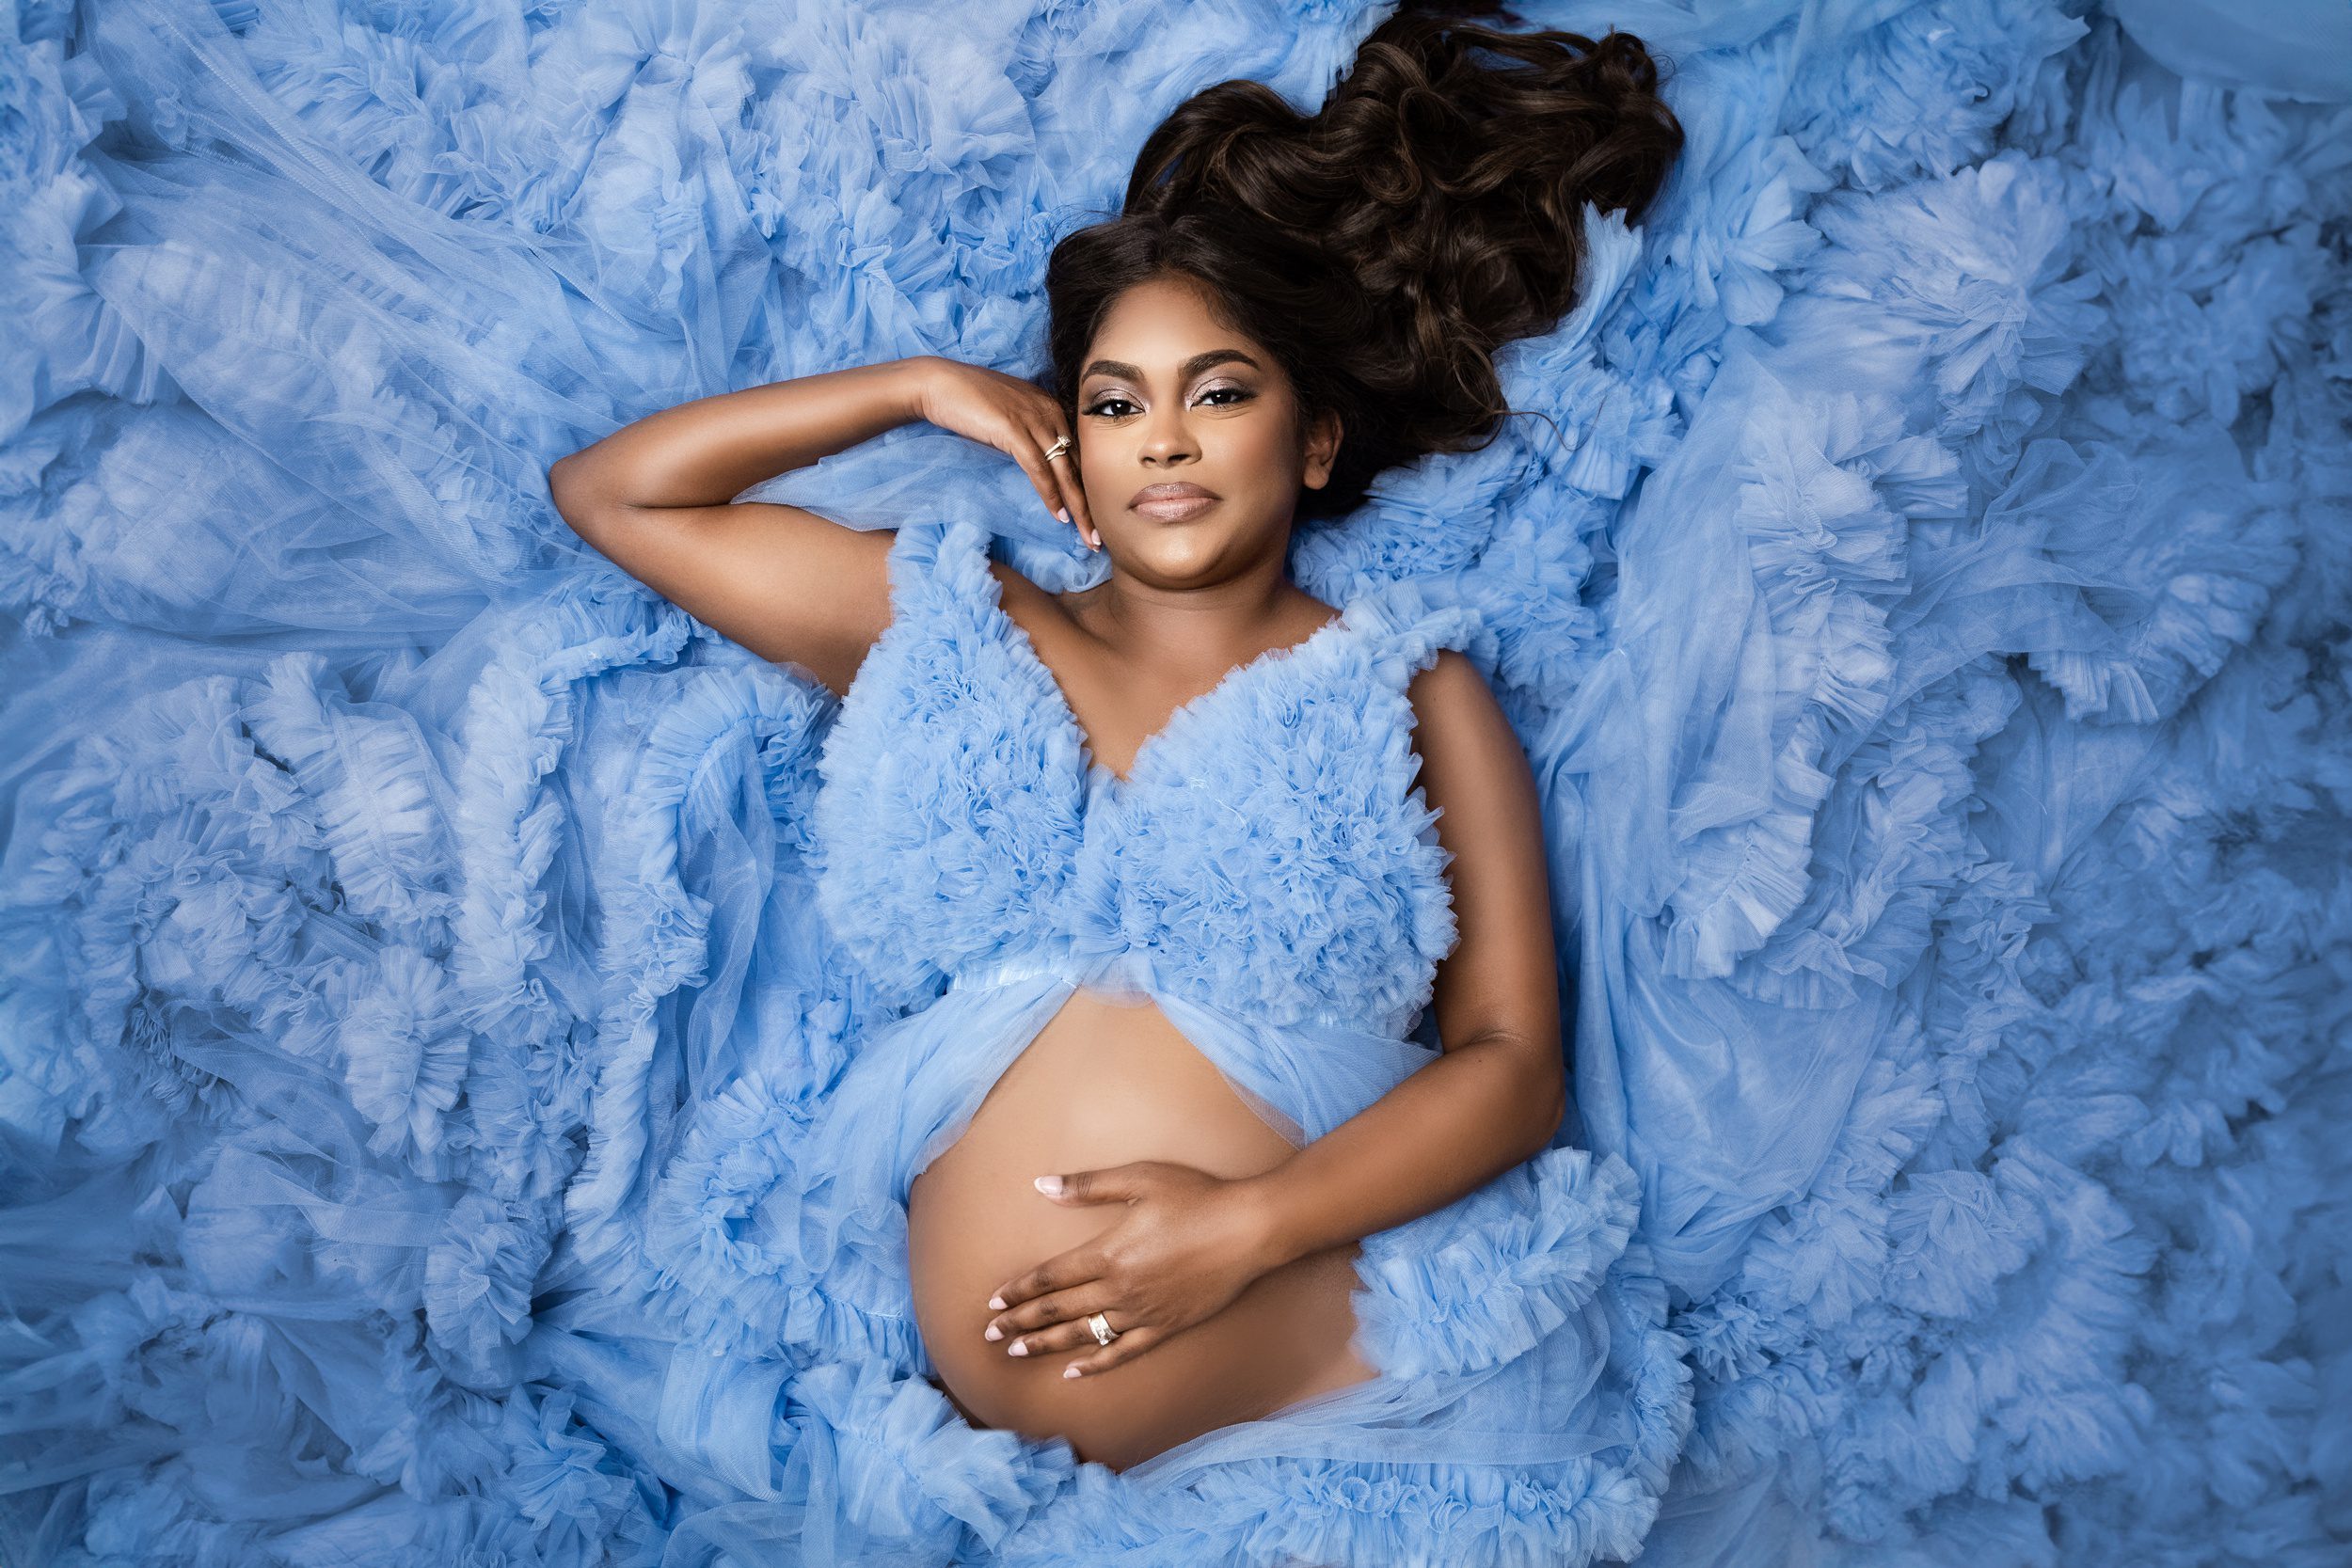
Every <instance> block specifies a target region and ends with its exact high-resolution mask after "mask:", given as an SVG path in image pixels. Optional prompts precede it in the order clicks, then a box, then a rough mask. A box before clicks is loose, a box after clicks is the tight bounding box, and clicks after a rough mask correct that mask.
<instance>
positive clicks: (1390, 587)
mask: <svg viewBox="0 0 2352 1568" xmlns="http://www.w3.org/2000/svg"><path fill="white" fill-rule="evenodd" d="M989 560H990V556H989V535H988V534H987V532H986V531H984V530H982V529H980V528H979V527H978V526H977V525H975V524H970V523H961V522H959V523H920V524H911V525H909V526H907V527H905V528H902V529H901V530H899V531H898V538H897V540H896V541H895V542H894V543H893V546H892V547H891V552H890V572H891V594H892V604H893V611H894V614H893V620H892V624H891V626H889V628H888V629H887V630H886V631H885V632H884V634H883V635H882V638H881V640H880V641H878V642H877V643H876V645H875V647H874V648H873V650H872V651H871V652H870V653H869V654H868V656H867V657H866V663H865V665H864V667H863V668H862V669H861V670H860V671H859V672H858V675H857V678H856V680H855V682H854V683H853V684H852V685H851V687H850V691H849V693H848V695H847V697H846V698H845V699H844V701H843V704H842V709H841V712H840V714H839V716H838V718H837V720H836V721H835V723H834V728H833V731H832V733H831V735H830V736H829V737H828V739H827V742H826V745H825V750H824V753H823V757H822V759H821V762H820V764H819V772H820V776H821V778H822V780H823V784H822V787H821V790H820V792H819V794H818V799H817V801H816V804H815V807H814V809H813V813H812V826H813V829H814V832H815V835H816V838H817V860H816V886H817V889H818V902H819V905H820V907H821V909H822V911H823V913H824V915H825V918H826V920H827V922H828V924H829V925H830V927H832V929H833V930H834V933H835V934H836V936H837V937H838V938H839V940H840V941H841V942H842V943H843V945H844V946H845V947H846V948H847V949H849V950H850V952H851V953H853V954H854V955H855V956H856V957H857V958H859V959H860V960H861V961H862V962H863V963H864V965H865V966H866V968H867V969H868V970H869V971H870V972H871V973H872V974H873V975H874V977H875V978H876V980H877V981H878V982H879V983H880V984H881V985H882V987H883V988H884V989H885V990H888V991H890V992H892V993H894V994H896V995H897V996H898V997H899V998H900V999H901V1000H903V1001H908V1002H912V1001H915V1000H919V999H920V998H921V997H923V996H924V995H926V994H928V993H929V992H930V991H933V990H936V989H937V988H938V987H939V985H940V984H941V983H942V982H943V981H946V982H949V983H956V982H968V981H971V980H973V979H976V978H978V977H981V976H983V975H994V974H1004V973H1007V972H1008V969H1009V967H1010V968H1012V969H1015V970H1017V969H1020V968H1024V967H1027V968H1035V967H1040V966H1051V967H1055V968H1057V969H1059V970H1060V971H1061V972H1063V973H1066V974H1071V975H1072V976H1073V977H1077V978H1088V977H1095V976H1100V977H1104V978H1108V979H1112V980H1114V981H1115V982H1117V983H1121V984H1126V985H1131V986H1138V987H1141V988H1143V989H1148V990H1152V991H1155V992H1158V993H1161V994H1164V995H1169V996H1178V997H1183V998H1185V999H1187V1000H1190V1001H1193V1002H1196V1003H1198V1004H1200V1005H1201V1006H1213V1007H1218V1008H1221V1009H1226V1010H1228V1011H1232V1012H1240V1013H1246V1014H1248V1015H1250V1016H1253V1017H1256V1018H1259V1019H1263V1020H1264V1021H1267V1022H1274V1023H1278V1024H1287V1023H1299V1024H1306V1023H1321V1024H1326V1025H1338V1026H1342V1027H1345V1028H1350V1029H1354V1030H1359V1031H1363V1032H1366V1033H1375V1034H1381V1035H1387V1036H1391V1037H1397V1036H1401V1035H1403V1034H1405V1033H1406V1032H1408V1031H1410V1030H1411V1029H1412V1028H1413V1026H1414V1024H1415V1022H1416V1021H1417V1020H1418V1019H1419V1017H1420V1016H1421V1013H1422V1010H1423V1009H1424V1008H1425V1007H1426V1006H1427V1005H1428V1003H1429V1000H1430V997H1431V990H1432V986H1433V984H1434V980H1435V975H1436V968H1437V965H1438V962H1439V961H1440V960H1441V959H1442V958H1444V957H1445V956H1446V954H1447V953H1448V952H1449V951H1451V949H1452V948H1453V945H1454V937H1455V927H1454V910H1453V895H1452V892H1451V890H1450V888H1449V887H1448V885H1447V882H1446V878H1445V869H1446V866H1447V863H1449V862H1450V861H1451V859H1452V855H1451V854H1450V852H1449V851H1447V850H1446V849H1445V848H1444V847H1442V846H1441V845H1440V844H1439V843H1438V834H1437V827H1436V823H1437V819H1438V812H1437V811H1435V810H1433V809H1431V808H1430V807H1429V806H1428V805H1427V803H1426V801H1425V800H1424V799H1423V797H1422V790H1421V788H1420V787H1419V786H1418V785H1417V784H1415V783H1414V777H1415V775H1416V773H1417V772H1418V771H1419V769H1420V759H1419V758H1418V757H1416V756H1415V755H1414V753H1413V749H1412V744H1411V732H1412V728H1413V712H1412V706H1411V703H1410V701H1409V700H1408V697H1407V688H1408V686H1409V684H1410V682H1411V680H1412V677H1413V675H1414V674H1415V673H1418V672H1419V671H1422V670H1424V669H1427V668H1428V667H1429V666H1430V664H1432V663H1433V662H1434V661H1435V660H1436V657H1437V655H1438V650H1439V649H1441V648H1444V647H1448V646H1459V645H1460V644H1461V643H1462V641H1464V640H1466V639H1467V638H1468V637H1469V636H1470V635H1471V634H1472V633H1473V632H1474V631H1475V629H1476V625H1477V622H1476V612H1475V611H1474V610H1471V609H1470V608H1469V607H1466V606H1459V605H1445V604H1432V603H1431V602H1430V601H1429V599H1428V598H1427V597H1426V596H1425V595H1424V594H1423V593H1422V590H1420V589H1419V588H1417V587H1416V586H1414V585H1412V584H1409V583H1393V584H1387V585H1383V586H1380V587H1376V588H1375V589H1372V590H1370V591H1368V592H1366V593H1365V594H1361V595H1359V596H1358V597H1356V598H1355V599H1353V600H1351V601H1350V602H1349V603H1348V604H1347V605H1346V606H1345V607H1344V609H1343V613H1342V614H1341V616H1340V617H1339V618H1338V619H1336V620H1334V621H1331V622H1329V623H1328V624H1327V625H1326V626H1323V627H1322V628H1321V629H1320V630H1318V631H1317V632H1316V633H1314V634H1313V635H1312V636H1311V637H1310V638H1308V639H1307V640H1306V641H1303V642H1300V643H1298V644H1295V646H1292V647H1288V648H1278V649H1275V650H1272V651H1270V652H1268V653H1266V654H1263V655H1262V656H1260V657H1257V658H1255V659H1253V660H1251V661H1249V662H1248V663H1246V664H1244V665H1241V666H1240V667H1238V668H1236V669H1235V670H1233V671H1232V672H1231V673H1229V674H1228V675H1227V676H1226V677H1225V678H1224V679H1223V680H1222V681H1220V682H1219V683H1218V684H1217V685H1216V687H1215V688H1214V689H1211V690H1210V691H1208V692H1206V693H1205V694H1203V695H1202V696H1200V697H1199V698H1197V699H1195V700H1194V701H1193V702H1191V703H1188V704H1186V705H1184V706H1183V707H1182V708H1180V709H1178V710H1177V712H1176V713H1175V714H1174V716H1173V717H1172V718H1171V719H1170V720H1169V721H1168V724H1167V725H1166V726H1165V727H1164V728H1163V729H1162V730H1161V731H1160V732H1159V733H1157V734H1156V735H1154V736H1152V737H1151V738H1150V739H1148V740H1147V741H1145V742H1144V744H1143V746H1142V748H1141V750H1140V751H1139V752H1137V754H1136V762H1135V766H1134V768H1133V769H1132V770H1131V772H1130V773H1129V774H1128V775H1127V776H1126V777H1124V778H1121V777H1120V776H1119V775H1117V774H1115V773H1114V772H1112V770H1111V769H1110V768H1107V767H1104V765H1102V764H1101V763H1100V762H1099V761H1097V760H1096V759H1094V758H1093V757H1092V756H1091V755H1090V754H1089V752H1088V748H1087V744H1086V739H1085V736H1084V733H1083V731H1082V729H1081V728H1080V725H1079V723H1078V721H1077V720H1076V718H1075V716H1074V715H1073V712H1072V711H1071V708H1070V705H1069V703H1068V701H1067V699H1066V698H1065V697H1064V695H1063V693H1062V690H1061V688H1060V686H1059V685H1058V683H1057V681H1056V679H1055V677H1054V675H1053V673H1052V672H1051V671H1050V670H1048V669H1047V667H1046V666H1045V664H1044V663H1043V662H1042V661H1041V659H1040V658H1039V657H1038V655H1037V653H1036V650H1035V649H1034V647H1033V646H1032V644H1031V643H1030V641H1029V639H1028V637H1027V635H1026V634H1025V632H1024V631H1023V630H1022V629H1021V627H1020V626H1018V624H1016V623H1015V622H1014V621H1013V620H1012V619H1011V617H1010V616H1009V615H1008V614H1007V613H1006V612H1005V610H1004V607H1003V603H1002V599H1001V595H1000V593H999V585H998V583H997V580H996V578H995V577H994V575H993V573H992V572H991V571H990V570H989Z"/></svg>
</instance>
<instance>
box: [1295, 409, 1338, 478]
mask: <svg viewBox="0 0 2352 1568" xmlns="http://www.w3.org/2000/svg"><path fill="white" fill-rule="evenodd" d="M1342 434H1343V432H1342V429H1341V426H1340V417H1339V415H1337V414H1336V413H1333V412H1331V411H1329V410H1325V411H1324V412H1323V413H1321V414H1318V415H1316V416H1315V418H1314V422H1313V423H1312V424H1311V425H1310V426H1309V427H1308V431H1307V450H1306V458H1307V464H1306V472H1305V473H1304V474H1303V475H1302V476H1301V477H1302V479H1303V480H1304V482H1305V483H1306V486H1307V488H1308V489H1310V490H1320V489H1322V488H1323V487H1324V486H1325V485H1327V484H1328V483H1331V467H1332V465H1333V464H1334V463H1336V462H1338V461H1339V455H1340V436H1341V435H1342Z"/></svg>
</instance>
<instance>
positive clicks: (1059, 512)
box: [1054, 506, 1070, 523]
mask: <svg viewBox="0 0 2352 1568" xmlns="http://www.w3.org/2000/svg"><path fill="white" fill-rule="evenodd" d="M1054 515H1055V516H1057V517H1059V518H1060V519H1061V520H1062V521H1063V522H1065V523H1066V522H1068V521H1070V508H1068V507H1066V506H1057V507H1056V508H1054Z"/></svg>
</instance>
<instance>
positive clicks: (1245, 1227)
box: [988, 1160, 1278, 1377]
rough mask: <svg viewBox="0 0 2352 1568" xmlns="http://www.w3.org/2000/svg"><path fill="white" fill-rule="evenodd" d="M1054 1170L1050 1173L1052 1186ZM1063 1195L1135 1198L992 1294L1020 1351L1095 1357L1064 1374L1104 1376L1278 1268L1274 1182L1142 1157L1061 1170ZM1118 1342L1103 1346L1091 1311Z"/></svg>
mask: <svg viewBox="0 0 2352 1568" xmlns="http://www.w3.org/2000/svg"><path fill="white" fill-rule="evenodd" d="M1052 1180H1053V1179H1052V1178H1050V1177H1047V1178H1040V1179H1039V1190H1040V1191H1041V1192H1042V1191H1044V1190H1045V1188H1046V1187H1047V1186H1048V1185H1049V1184H1050V1183H1051V1181H1052ZM1060 1180H1061V1190H1060V1191H1059V1192H1058V1193H1052V1192H1048V1193H1046V1196H1048V1197H1051V1198H1052V1199H1054V1201H1055V1202H1057V1203H1063V1204H1073V1205H1075V1204H1088V1203H1112V1202H1124V1203H1125V1204H1126V1205H1127V1212H1126V1213H1125V1214H1123V1215H1121V1216H1120V1219H1119V1220H1118V1222H1117V1223H1116V1224H1114V1225H1112V1226H1111V1227H1109V1228H1107V1229H1105V1230H1104V1231H1102V1232H1100V1233H1099V1234H1097V1235H1095V1236H1094V1237H1092V1238H1090V1239H1089V1240H1088V1241H1087V1242H1085V1243H1082V1244H1080V1245H1078V1246H1074V1247H1072V1248H1071V1249H1070V1250H1069V1251H1067V1252H1064V1253H1061V1254H1059V1255H1058V1256H1057V1257H1053V1258H1049V1259H1046V1260H1045V1261H1044V1262H1042V1263H1041V1264H1039V1265H1038V1266H1037V1267H1036V1268H1034V1269H1031V1270H1030V1271H1029V1272H1028V1273H1026V1274H1025V1275H1018V1276H1017V1277H1015V1278H1012V1279H1009V1280H1007V1281H1006V1282H1005V1283H1004V1284H1003V1285H1002V1286H1001V1287H999V1288H998V1290H997V1291H996V1293H995V1295H994V1296H993V1298H992V1299H991V1300H990V1302H989V1304H988V1305H989V1308H990V1310H992V1311H993V1312H995V1313H996V1316H995V1317H993V1318H992V1319H991V1320H989V1325H988V1326H989V1328H991V1329H993V1330H995V1331H998V1333H1000V1334H1001V1335H1002V1338H1001V1339H1000V1340H999V1341H998V1342H1000V1343H1003V1344H1004V1345H1005V1347H1006V1349H1007V1351H1008V1352H1009V1351H1010V1350H1011V1348H1012V1346H1013V1344H1014V1343H1016V1342H1017V1343H1019V1344H1021V1345H1023V1346H1025V1347H1026V1349H1025V1354H1030V1355H1043V1354H1050V1353H1052V1352H1054V1351H1060V1350H1072V1349H1075V1348H1077V1347H1079V1346H1085V1347H1087V1348H1089V1349H1092V1350H1093V1351H1094V1354H1091V1355H1088V1356H1085V1357H1082V1358H1081V1359H1079V1360H1076V1361H1073V1362H1072V1363H1071V1364H1070V1365H1069V1366H1068V1367H1067V1368H1065V1369H1064V1370H1063V1371H1062V1375H1063V1376H1064V1377H1076V1376H1078V1375H1080V1374H1082V1373H1087V1372H1099V1371H1104V1370H1108V1369H1110V1368H1112V1367H1116V1366H1118V1365H1119V1364H1120V1362H1122V1361H1129V1360H1133V1359H1134V1358H1135V1357H1136V1356H1138V1355H1140V1354H1143V1353H1144V1352H1145V1351H1148V1350H1150V1349H1151V1348H1152V1346H1153V1345H1156V1344H1158V1343H1159V1342H1160V1341H1161V1340H1163V1339H1165V1338H1168V1336H1169V1335H1171V1334H1175V1333H1177V1332H1179V1331H1181V1330H1183V1329H1186V1328H1189V1327H1191V1326H1192V1325H1193V1324H1194V1323H1199V1322H1200V1321H1201V1320H1202V1319H1204V1318H1207V1317H1209V1316H1210V1315H1212V1314H1213V1313H1216V1312H1218V1311H1221V1310H1223V1309H1224V1307H1226V1305H1227V1304H1228V1303H1230V1302H1232V1299H1233V1298H1234V1297H1235V1296H1238V1295H1240V1294H1241V1293H1242V1291H1244V1290H1246V1289H1248V1285H1249V1282H1250V1281H1251V1280H1253V1279H1255V1278H1257V1277H1258V1276H1259V1275H1262V1274H1264V1273H1266V1272H1267V1271H1268V1270H1269V1269H1271V1268H1273V1267H1274V1266H1275V1264H1276V1262H1277V1261H1278V1259H1276V1258H1275V1256H1274V1255H1273V1250H1272V1243H1273V1233H1272V1230H1271V1228H1270V1224H1269V1221H1270V1216H1269V1215H1268V1213H1267V1212H1266V1203H1265V1197H1264V1194H1263V1188H1262V1187H1260V1186H1258V1185H1256V1184H1254V1183H1253V1182H1251V1181H1248V1180H1228V1179H1226V1178H1223V1177H1217V1176H1212V1175H1210V1174H1209V1173H1208V1172H1207V1171H1204V1170H1200V1169H1197V1168H1195V1167H1194V1166H1191V1165H1182V1164H1175V1163H1173V1162H1171V1161H1166V1160H1138V1161H1136V1162H1134V1163H1132V1164H1124V1165H1110V1166H1105V1167H1104V1168H1103V1169H1100V1170H1086V1171H1076V1172H1073V1173H1069V1174H1065V1175H1064V1176H1062V1177H1061V1179H1060ZM1094 1312H1101V1313H1103V1314H1104V1317H1105V1319H1106V1320H1107V1321H1108V1322H1109V1323H1110V1325H1111V1327H1112V1329H1113V1330H1115V1331H1116V1333H1117V1335H1118V1338H1114V1339H1113V1340H1112V1341H1111V1342H1110V1343H1109V1344H1107V1345H1104V1346H1102V1347H1101V1348H1099V1349H1095V1339H1094V1331H1093V1330H1092V1329H1091V1328H1089V1327H1088V1326H1087V1322H1086V1320H1087V1317H1088V1315H1089V1313H1094Z"/></svg>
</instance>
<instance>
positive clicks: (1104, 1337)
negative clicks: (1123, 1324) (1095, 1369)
mask: <svg viewBox="0 0 2352 1568" xmlns="http://www.w3.org/2000/svg"><path fill="white" fill-rule="evenodd" d="M1087 1326H1088V1327H1089V1328H1090V1329H1092V1330H1094V1342H1095V1343H1096V1344H1098V1345H1107V1344H1109V1343H1110V1342H1111V1341H1112V1340H1113V1339H1116V1338H1119V1330H1117V1329H1115V1328H1113V1327H1112V1326H1111V1321H1110V1319H1108V1318H1106V1317H1104V1315H1103V1314H1102V1313H1100V1312H1096V1313H1092V1314H1090V1315H1089V1317H1088V1318H1087Z"/></svg>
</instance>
